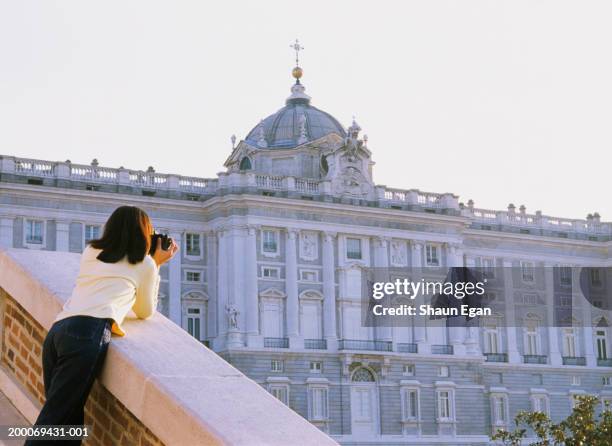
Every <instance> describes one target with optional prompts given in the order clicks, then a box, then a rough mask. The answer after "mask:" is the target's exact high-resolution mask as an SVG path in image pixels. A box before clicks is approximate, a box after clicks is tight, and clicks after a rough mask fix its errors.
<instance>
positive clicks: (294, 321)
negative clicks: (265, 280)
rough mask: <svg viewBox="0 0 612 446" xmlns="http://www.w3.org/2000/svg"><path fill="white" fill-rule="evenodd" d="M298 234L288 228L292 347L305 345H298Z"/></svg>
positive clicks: (287, 288) (287, 282)
mask: <svg viewBox="0 0 612 446" xmlns="http://www.w3.org/2000/svg"><path fill="white" fill-rule="evenodd" d="M297 234H298V231H297V230H295V229H291V228H288V229H287V233H286V236H287V237H286V243H285V292H286V293H287V337H288V338H290V339H289V343H290V344H289V345H290V346H291V347H300V348H303V346H299V345H296V343H297V342H298V341H297V338H298V337H299V320H298V316H299V310H300V303H299V299H298V284H297V248H296V242H297Z"/></svg>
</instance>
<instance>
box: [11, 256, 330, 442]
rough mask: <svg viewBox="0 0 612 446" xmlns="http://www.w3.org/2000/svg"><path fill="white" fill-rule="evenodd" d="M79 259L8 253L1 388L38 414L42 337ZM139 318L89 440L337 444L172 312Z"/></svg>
mask: <svg viewBox="0 0 612 446" xmlns="http://www.w3.org/2000/svg"><path fill="white" fill-rule="evenodd" d="M79 260H80V256H78V255H76V254H71V253H59V252H46V251H27V250H7V251H0V289H2V292H1V296H0V298H1V301H2V303H3V305H2V308H3V315H2V341H3V342H2V354H1V358H0V359H1V360H0V389H1V390H2V391H3V392H4V393H5V394H6V395H7V396H8V397H9V399H11V401H12V402H13V404H14V405H15V406H16V407H17V408H18V409H19V410H20V412H21V413H22V414H23V415H24V416H25V417H26V418H27V419H28V420H29V421H31V422H33V421H34V419H35V418H36V416H37V414H38V411H39V409H40V406H41V403H42V402H43V398H44V388H42V385H41V382H42V378H41V373H42V367H41V357H40V354H41V343H42V341H43V339H44V336H45V335H46V332H47V330H48V329H49V328H50V326H51V323H52V321H53V319H54V318H55V315H56V314H57V312H58V311H59V310H60V308H61V306H62V304H63V303H64V302H65V300H66V299H67V298H68V297H69V295H70V291H71V289H72V285H73V283H74V279H75V277H76V274H77V272H78V262H79ZM58 265H61V267H58ZM131 316H132V317H130V315H129V316H128V318H127V319H126V322H125V324H124V326H125V329H126V336H125V337H122V338H118V337H113V339H112V341H111V345H110V347H109V351H108V355H107V359H106V362H105V365H104V368H103V370H102V373H101V376H100V378H99V380H97V381H96V384H95V386H94V389H93V390H92V393H91V394H90V397H89V400H88V401H87V406H86V407H87V409H86V423H87V422H89V423H92V424H93V425H94V436H93V437H91V439H90V440H88V443H86V444H104V445H106V444H139V445H155V444H167V445H209V444H210V445H214V444H227V445H249V446H250V445H260V444H261V445H264V444H265V445H286V444H301V445H332V444H336V443H335V441H333V440H332V439H331V438H329V437H328V436H326V435H325V434H324V433H322V432H321V431H320V430H318V429H317V428H316V427H314V426H312V425H311V424H310V423H308V422H307V421H306V420H304V419H303V418H302V417H300V416H299V415H297V414H296V413H295V412H293V411H291V410H289V409H287V407H286V406H284V405H283V404H282V403H280V402H279V401H278V400H277V399H276V398H274V397H273V396H272V395H270V394H269V393H268V392H266V391H265V390H264V389H262V388H261V387H260V386H259V385H258V384H256V383H255V382H253V381H251V380H250V379H249V378H247V377H246V376H244V375H243V374H242V373H240V372H239V371H238V370H237V369H235V368H234V367H232V366H230V365H229V364H227V363H226V362H224V361H223V360H222V359H221V358H219V357H218V356H217V355H216V354H214V353H213V352H212V351H210V350H208V349H207V348H206V347H204V346H203V345H202V344H201V343H200V342H198V341H196V340H195V339H194V338H193V337H191V336H189V335H188V334H187V333H185V332H184V331H183V330H182V329H181V328H179V327H177V326H176V325H175V324H174V323H173V322H171V321H169V320H168V319H166V318H165V317H164V316H162V315H160V314H159V313H157V314H155V315H154V316H153V318H151V319H149V320H147V321H139V320H136V319H135V317H133V316H134V315H133V314H131ZM271 419H273V420H275V423H273V424H272V423H270V420H271Z"/></svg>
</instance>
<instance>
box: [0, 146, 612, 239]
mask: <svg viewBox="0 0 612 446" xmlns="http://www.w3.org/2000/svg"><path fill="white" fill-rule="evenodd" d="M0 173H3V174H9V175H10V174H13V175H22V176H28V177H37V178H41V179H42V180H43V181H44V180H45V179H49V178H51V179H58V180H60V179H61V180H73V181H86V182H88V183H94V184H116V185H122V186H133V187H139V188H144V189H151V190H168V191H174V192H190V193H194V194H204V195H214V194H219V193H223V192H222V191H223V190H236V189H238V190H240V189H243V188H247V189H249V190H258V191H263V192H266V191H268V192H287V193H296V194H302V195H309V196H321V195H323V196H333V195H334V193H333V191H332V184H331V182H330V181H326V180H316V179H310V178H300V177H294V176H279V175H266V174H259V173H255V172H253V171H234V172H222V173H219V174H218V178H197V177H186V176H180V175H172V174H161V173H156V172H154V171H152V170H148V171H137V170H130V169H123V168H119V169H114V168H109V167H100V166H98V165H97V164H96V163H93V164H92V165H81V164H72V163H70V162H53V161H44V160H36V159H29V158H17V157H12V156H2V155H0ZM458 199H459V197H458V196H457V195H454V194H452V193H442V194H440V193H434V192H423V191H420V190H418V189H408V190H405V189H397V188H390V187H387V186H382V185H379V186H375V195H374V200H376V201H377V202H378V203H379V204H380V206H381V207H401V208H402V209H408V210H428V209H429V210H437V209H440V210H443V209H451V210H454V211H455V212H456V213H459V212H460V213H461V215H463V216H464V217H467V218H469V219H470V220H472V221H474V222H477V223H481V224H483V225H491V226H493V225H501V226H515V227H521V228H526V229H532V228H533V229H542V230H547V231H551V232H557V233H559V235H560V236H562V235H563V233H566V232H567V233H569V232H575V233H583V234H593V235H608V236H612V222H601V221H600V220H601V219H600V217H599V215H598V214H597V213H595V214H593V215H590V216H589V217H587V219H586V220H581V219H568V218H560V217H551V216H547V215H542V213H541V212H540V211H537V212H536V213H535V214H527V213H526V211H525V207H524V206H521V207H520V208H519V209H518V210H517V209H515V207H514V205H512V204H511V205H510V206H508V210H505V211H501V210H490V209H478V208H475V207H474V203H473V202H472V201H471V200H470V201H468V203H467V205H463V204H460V203H459V201H458Z"/></svg>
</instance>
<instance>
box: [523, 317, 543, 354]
mask: <svg viewBox="0 0 612 446" xmlns="http://www.w3.org/2000/svg"><path fill="white" fill-rule="evenodd" d="M539 354H540V333H539V329H538V323H537V321H533V320H528V321H527V322H526V326H525V355H529V356H536V355H539Z"/></svg>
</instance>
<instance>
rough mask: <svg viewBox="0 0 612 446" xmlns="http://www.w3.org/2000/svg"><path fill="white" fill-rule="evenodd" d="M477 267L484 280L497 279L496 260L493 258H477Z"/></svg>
mask: <svg viewBox="0 0 612 446" xmlns="http://www.w3.org/2000/svg"><path fill="white" fill-rule="evenodd" d="M476 267H477V268H478V269H479V270H480V272H481V273H482V276H483V277H484V278H487V279H492V278H494V277H495V259H493V258H491V257H477V258H476Z"/></svg>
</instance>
